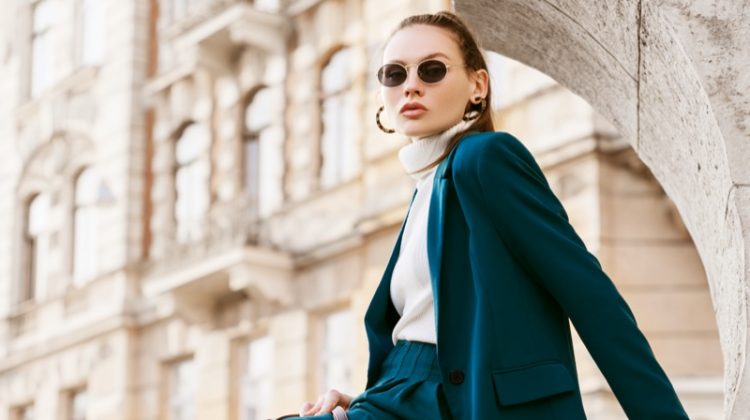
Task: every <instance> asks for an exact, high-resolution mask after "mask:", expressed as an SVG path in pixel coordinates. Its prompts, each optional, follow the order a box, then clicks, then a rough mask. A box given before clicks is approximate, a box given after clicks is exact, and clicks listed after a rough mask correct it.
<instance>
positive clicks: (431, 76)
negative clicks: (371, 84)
mask: <svg viewBox="0 0 750 420" xmlns="http://www.w3.org/2000/svg"><path fill="white" fill-rule="evenodd" d="M412 66H414V64H411V65H409V66H405V65H403V64H398V63H389V64H385V65H383V66H382V67H380V69H379V70H378V81H379V82H380V84H382V85H383V86H386V87H394V86H398V85H400V84H401V83H404V81H406V77H407V76H408V73H409V71H408V68H409V67H412ZM450 67H453V66H451V65H450V64H445V63H443V62H442V61H440V60H425V61H423V62H421V63H419V64H417V75H418V76H419V78H420V79H422V81H423V82H425V83H437V82H439V81H441V80H443V78H444V77H445V74H446V73H448V69H449V68H450Z"/></svg>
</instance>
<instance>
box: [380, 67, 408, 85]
mask: <svg viewBox="0 0 750 420" xmlns="http://www.w3.org/2000/svg"><path fill="white" fill-rule="evenodd" d="M378 80H379V81H380V83H382V84H383V85H384V86H389V87H391V86H398V85H400V84H401V83H403V82H404V80H406V69H405V68H404V67H402V66H399V65H398V64H386V65H384V66H383V67H381V68H380V70H378Z"/></svg>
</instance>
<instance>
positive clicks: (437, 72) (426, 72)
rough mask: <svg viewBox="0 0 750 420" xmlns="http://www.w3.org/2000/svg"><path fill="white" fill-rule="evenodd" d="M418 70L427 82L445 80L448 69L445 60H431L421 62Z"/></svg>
mask: <svg viewBox="0 0 750 420" xmlns="http://www.w3.org/2000/svg"><path fill="white" fill-rule="evenodd" d="M417 71H418V72H419V77H420V78H421V79H422V80H424V81H425V82H427V83H435V82H439V81H441V80H443V77H445V73H446V72H447V71H448V69H447V68H446V67H445V64H444V63H443V62H441V61H437V60H430V61H425V62H424V63H422V64H420V65H419V68H418V69H417Z"/></svg>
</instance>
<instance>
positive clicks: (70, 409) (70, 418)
mask: <svg viewBox="0 0 750 420" xmlns="http://www.w3.org/2000/svg"><path fill="white" fill-rule="evenodd" d="M64 401H65V405H64V406H63V410H64V413H65V415H64V417H63V418H64V419H65V420H86V406H87V401H88V394H87V392H86V389H85V388H78V389H72V390H69V391H66V392H65V393H64Z"/></svg>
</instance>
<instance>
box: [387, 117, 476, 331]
mask: <svg viewBox="0 0 750 420" xmlns="http://www.w3.org/2000/svg"><path fill="white" fill-rule="evenodd" d="M470 124H471V121H468V122H467V121H463V120H461V121H459V122H458V123H457V124H456V125H454V126H452V127H449V128H448V129H446V130H444V131H443V132H441V133H438V134H434V135H431V136H425V137H412V138H410V140H411V142H410V143H409V144H407V145H406V146H404V147H402V148H401V150H399V154H398V157H399V159H400V160H401V163H402V164H403V165H404V168H405V169H406V171H407V172H414V171H415V170H417V169H420V168H422V167H424V166H426V165H427V164H429V163H430V162H432V161H434V160H435V159H437V158H438V157H440V155H441V154H442V153H443V152H444V151H445V148H446V146H447V145H448V141H449V140H450V139H451V137H453V135H454V134H456V133H457V132H459V131H462V130H463V129H465V128H467V127H468V126H469V125H470ZM435 169H437V166H433V167H432V168H430V169H428V170H426V171H421V172H417V173H415V174H410V175H411V177H412V178H414V179H416V180H417V186H416V187H417V194H416V196H415V197H414V201H413V202H412V205H411V208H410V210H409V215H408V217H407V218H406V225H405V226H404V232H403V234H402V237H401V248H400V249H399V255H398V259H397V260H396V265H395V266H394V268H393V274H392V276H391V300H392V301H393V305H394V306H395V307H396V310H397V311H398V313H399V315H401V318H400V319H399V321H398V322H397V323H396V326H395V327H393V335H392V340H393V343H394V344H395V343H396V341H398V340H410V341H421V342H425V343H433V344H436V343H437V334H436V331H435V310H434V307H433V302H432V299H433V296H432V282H431V281H430V267H429V263H428V260H427V216H428V214H429V207H430V197H431V196H432V181H433V178H434V176H435Z"/></svg>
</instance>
